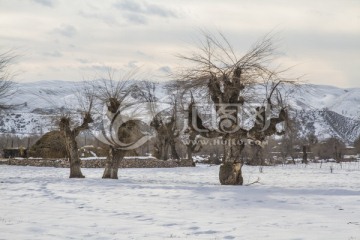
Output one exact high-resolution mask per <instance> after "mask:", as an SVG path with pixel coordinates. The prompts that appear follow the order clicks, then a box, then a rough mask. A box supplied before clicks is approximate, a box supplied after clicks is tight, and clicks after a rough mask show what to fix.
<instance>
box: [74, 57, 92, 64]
mask: <svg viewBox="0 0 360 240" xmlns="http://www.w3.org/2000/svg"><path fill="white" fill-rule="evenodd" d="M76 61H78V62H79V63H82V64H86V63H90V61H89V60H87V59H83V58H78V59H76Z"/></svg>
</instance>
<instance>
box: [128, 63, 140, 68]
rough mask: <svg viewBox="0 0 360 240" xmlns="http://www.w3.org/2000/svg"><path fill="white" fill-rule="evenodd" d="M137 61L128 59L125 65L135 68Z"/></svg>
mask: <svg viewBox="0 0 360 240" xmlns="http://www.w3.org/2000/svg"><path fill="white" fill-rule="evenodd" d="M136 63H137V61H130V62H128V64H127V67H129V68H137V67H138V66H137V65H136Z"/></svg>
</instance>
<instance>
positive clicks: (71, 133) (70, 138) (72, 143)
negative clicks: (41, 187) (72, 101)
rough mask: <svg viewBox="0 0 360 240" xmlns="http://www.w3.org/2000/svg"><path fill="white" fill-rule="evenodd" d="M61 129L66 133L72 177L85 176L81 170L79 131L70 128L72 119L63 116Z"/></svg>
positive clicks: (65, 138)
mask: <svg viewBox="0 0 360 240" xmlns="http://www.w3.org/2000/svg"><path fill="white" fill-rule="evenodd" d="M60 129H61V132H62V134H63V135H64V140H65V146H66V151H67V153H68V157H69V161H70V176H69V177H70V178H84V177H85V176H84V175H83V174H82V172H81V161H80V158H79V153H78V147H77V142H76V139H75V138H76V136H77V134H78V131H75V130H71V129H70V121H69V119H68V118H62V119H61V123H60Z"/></svg>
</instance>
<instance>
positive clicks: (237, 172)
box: [219, 136, 244, 185]
mask: <svg viewBox="0 0 360 240" xmlns="http://www.w3.org/2000/svg"><path fill="white" fill-rule="evenodd" d="M223 139H224V143H225V145H224V157H223V163H222V164H221V165H220V171H219V180H220V183H221V184H222V185H242V184H243V181H244V180H243V177H242V174H241V168H242V166H243V163H242V162H241V160H240V154H241V152H242V150H243V149H244V143H239V144H236V140H237V139H235V138H231V137H229V136H225V137H224V138H223ZM234 143H235V144H234Z"/></svg>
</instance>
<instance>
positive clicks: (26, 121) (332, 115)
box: [0, 80, 360, 143]
mask: <svg viewBox="0 0 360 240" xmlns="http://www.w3.org/2000/svg"><path fill="white" fill-rule="evenodd" d="M78 87H79V83H78V82H69V81H60V80H56V81H40V82H30V83H21V84H19V92H18V93H17V94H16V96H14V98H13V99H11V103H13V104H20V105H21V106H19V107H18V108H17V109H16V110H14V111H13V112H11V113H6V114H5V115H3V116H2V118H1V119H0V132H1V133H16V134H19V135H27V134H42V133H45V132H47V131H49V130H51V129H54V128H56V126H55V123H54V121H53V118H52V116H53V114H54V111H55V110H54V109H56V108H61V107H69V108H76V102H77V99H76V96H75V94H74V92H75V91H74V90H76V89H77V88H78ZM159 94H160V95H163V91H162V90H161V89H159ZM197 98H199V97H197ZM286 98H287V99H286V100H287V102H288V103H289V104H290V105H291V112H292V114H293V116H296V117H297V119H298V120H299V122H300V123H301V129H302V130H301V134H303V135H306V134H308V133H314V134H316V135H317V136H318V138H320V139H324V138H327V137H330V136H335V137H338V138H340V139H342V140H343V141H345V142H346V143H352V142H353V141H354V140H355V139H356V138H357V137H358V136H360V88H346V89H343V88H338V87H334V86H325V85H313V84H307V85H303V86H302V87H301V88H297V89H295V90H292V91H291V92H290V94H288V95H287V96H286ZM198 101H200V99H199V100H198Z"/></svg>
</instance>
